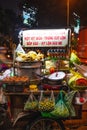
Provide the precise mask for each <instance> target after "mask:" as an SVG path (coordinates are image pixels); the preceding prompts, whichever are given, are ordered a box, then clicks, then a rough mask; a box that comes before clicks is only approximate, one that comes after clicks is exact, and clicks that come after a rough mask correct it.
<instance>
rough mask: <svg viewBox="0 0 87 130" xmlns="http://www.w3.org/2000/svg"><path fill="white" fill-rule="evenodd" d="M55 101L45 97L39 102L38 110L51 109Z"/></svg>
mask: <svg viewBox="0 0 87 130" xmlns="http://www.w3.org/2000/svg"><path fill="white" fill-rule="evenodd" d="M54 106H55V102H54V101H53V100H51V99H49V98H45V99H43V100H42V101H40V102H39V111H52V110H53V109H54Z"/></svg>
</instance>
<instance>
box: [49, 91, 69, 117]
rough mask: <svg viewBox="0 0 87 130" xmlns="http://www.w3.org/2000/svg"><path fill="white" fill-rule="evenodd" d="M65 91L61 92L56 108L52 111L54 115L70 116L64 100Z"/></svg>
mask: <svg viewBox="0 0 87 130" xmlns="http://www.w3.org/2000/svg"><path fill="white" fill-rule="evenodd" d="M63 94H64V93H63V91H60V92H59V95H58V101H57V103H56V105H55V109H54V110H53V111H52V112H51V114H52V115H53V116H54V117H59V118H62V117H63V118H66V117H69V110H68V108H67V106H66V104H65V102H64V95H63Z"/></svg>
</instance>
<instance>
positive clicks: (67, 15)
mask: <svg viewBox="0 0 87 130" xmlns="http://www.w3.org/2000/svg"><path fill="white" fill-rule="evenodd" d="M67 27H69V0H67Z"/></svg>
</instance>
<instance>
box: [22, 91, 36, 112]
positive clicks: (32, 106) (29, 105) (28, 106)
mask: <svg viewBox="0 0 87 130" xmlns="http://www.w3.org/2000/svg"><path fill="white" fill-rule="evenodd" d="M37 109H38V101H37V99H36V98H35V96H34V94H33V93H31V94H30V95H29V97H28V100H27V101H26V103H25V105H24V110H25V111H28V110H37Z"/></svg>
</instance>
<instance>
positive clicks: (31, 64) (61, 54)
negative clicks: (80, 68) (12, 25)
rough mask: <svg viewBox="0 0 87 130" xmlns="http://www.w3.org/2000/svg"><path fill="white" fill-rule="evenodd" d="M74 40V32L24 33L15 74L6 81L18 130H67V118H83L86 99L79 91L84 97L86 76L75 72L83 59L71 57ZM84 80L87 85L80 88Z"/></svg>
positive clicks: (15, 62) (14, 56)
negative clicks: (65, 122) (72, 35)
mask: <svg viewBox="0 0 87 130" xmlns="http://www.w3.org/2000/svg"><path fill="white" fill-rule="evenodd" d="M70 38H71V30H70V29H41V30H25V31H23V32H22V33H21V36H20V37H19V44H18V46H17V48H15V49H14V55H13V68H12V70H13V74H12V73H10V76H8V77H7V76H6V77H5V78H3V80H2V83H3V89H4V92H5V95H6V96H7V97H8V104H9V105H8V111H9V113H10V117H11V118H12V119H13V126H14V127H15V128H16V127H19V128H20V127H23V128H25V129H26V130H33V129H35V128H36V129H39V128H40V127H42V126H43V129H44V130H45V128H46V127H49V130H51V129H54V128H56V129H60V130H64V129H65V126H64V121H65V120H66V119H69V120H70V119H78V118H79V119H80V118H81V115H82V112H81V109H82V104H83V103H84V102H85V100H84V101H83V100H82V98H80V93H79V92H78V90H82V93H81V96H82V95H83V91H84V90H85V89H86V85H87V84H86V79H85V78H84V77H82V75H80V74H79V73H78V72H75V71H76V70H75V71H74V69H73V70H72V68H74V67H75V66H76V65H77V63H79V62H78V61H79V59H78V58H77V60H76V55H74V54H75V53H74V52H73V53H74V54H72V56H73V58H72V57H70V56H71V45H70ZM72 59H73V61H72ZM73 62H74V64H73ZM75 69H76V68H75ZM12 70H11V72H12ZM11 74H12V75H11ZM70 77H72V79H71V80H70ZM80 78H81V79H80ZM75 79H80V81H78V82H77V81H75ZM83 80H84V82H85V85H84V86H82V85H81V86H79V85H80V83H81V81H82V83H83ZM76 83H78V85H77V87H76ZM75 97H76V98H75ZM61 107H62V108H63V110H62V109H61ZM32 121H33V122H32ZM20 122H22V123H20ZM43 122H44V123H43ZM17 123H18V124H17ZM41 124H42V126H41ZM22 125H23V126H22Z"/></svg>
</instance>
